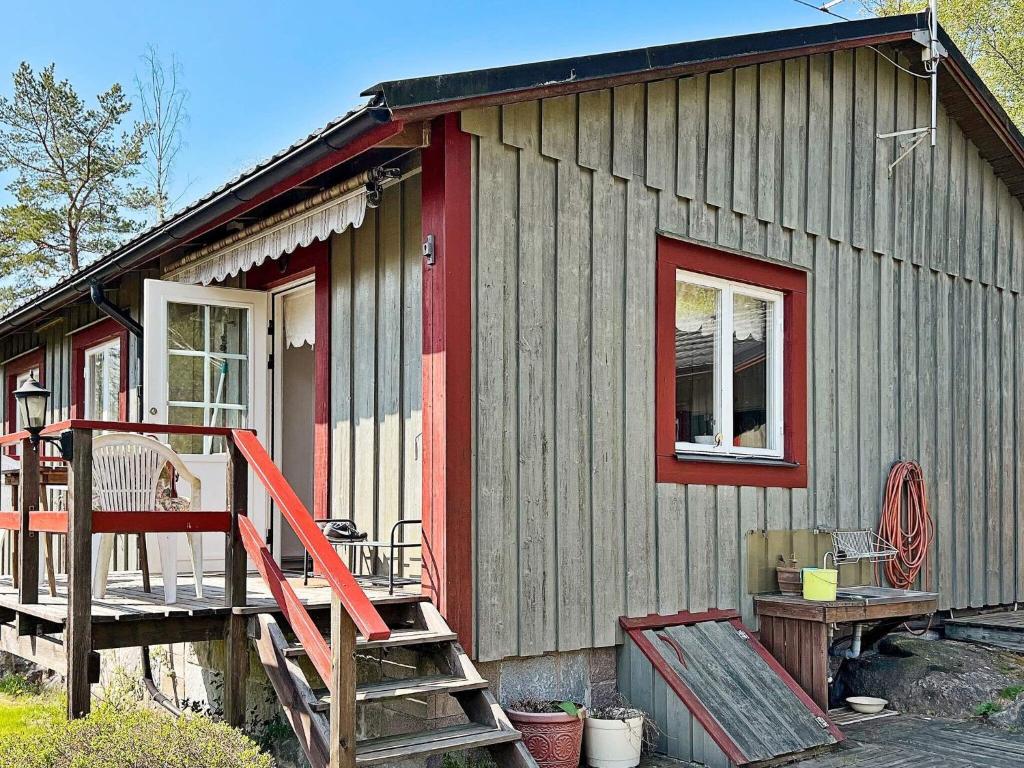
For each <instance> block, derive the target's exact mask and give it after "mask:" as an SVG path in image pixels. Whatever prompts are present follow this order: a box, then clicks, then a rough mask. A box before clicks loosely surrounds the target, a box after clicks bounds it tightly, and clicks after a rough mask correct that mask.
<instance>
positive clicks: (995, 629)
mask: <svg viewBox="0 0 1024 768" xmlns="http://www.w3.org/2000/svg"><path fill="white" fill-rule="evenodd" d="M945 630H946V637H948V638H951V639H953V640H965V641H968V642H973V643H984V644H985V645H994V646H996V647H997V648H1007V649H1009V650H1011V651H1024V611H1004V612H1002V613H981V614H977V615H975V616H964V617H961V618H957V619H947V620H946V622H945Z"/></svg>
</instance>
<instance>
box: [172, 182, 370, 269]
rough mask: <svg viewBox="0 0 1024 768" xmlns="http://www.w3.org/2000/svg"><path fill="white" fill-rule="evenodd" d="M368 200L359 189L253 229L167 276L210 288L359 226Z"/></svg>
mask: <svg viewBox="0 0 1024 768" xmlns="http://www.w3.org/2000/svg"><path fill="white" fill-rule="evenodd" d="M366 201H367V194H366V190H365V189H364V188H359V189H358V190H356V191H353V192H351V193H349V194H346V195H344V196H342V197H337V198H334V199H332V200H328V201H326V202H323V203H321V204H319V205H315V206H313V207H310V208H308V209H306V210H302V211H298V212H294V213H291V214H290V215H289V216H287V218H284V219H283V220H281V221H279V222H277V223H275V224H273V225H271V226H266V224H264V225H263V226H261V227H259V228H257V227H253V228H252V230H256V231H252V232H251V234H249V235H246V233H245V232H242V233H239V234H240V235H241V236H240V237H236V238H229V241H226V242H224V243H223V244H222V245H219V246H218V245H214V246H211V247H210V248H208V249H204V250H207V251H209V253H208V254H201V257H200V258H194V259H190V260H189V261H190V263H187V264H183V265H182V266H181V267H180V268H178V269H172V271H171V273H170V274H168V275H167V277H168V278H169V279H171V280H177V281H178V282H180V283H190V284H193V285H196V284H200V285H209V284H210V283H215V282H219V281H221V280H224V279H226V278H227V277H234V276H235V275H237V274H238V273H239V272H244V271H246V270H248V269H251V268H252V267H256V266H259V265H260V264H262V263H263V262H265V261H266V260H267V259H278V258H280V257H281V256H284V255H285V254H287V253H291V252H292V251H294V250H295V249H296V248H304V247H305V246H307V245H309V244H310V243H312V242H313V241H314V240H326V239H327V238H329V237H330V236H331V233H333V232H344V231H345V230H346V229H348V228H349V227H359V226H360V225H362V223H363V216H364V215H365V214H366ZM268 223H269V222H268Z"/></svg>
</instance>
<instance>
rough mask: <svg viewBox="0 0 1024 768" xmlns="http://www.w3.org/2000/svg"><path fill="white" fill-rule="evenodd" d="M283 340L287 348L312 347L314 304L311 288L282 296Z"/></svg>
mask: <svg viewBox="0 0 1024 768" xmlns="http://www.w3.org/2000/svg"><path fill="white" fill-rule="evenodd" d="M283 304H284V306H283V314H284V340H285V344H286V345H287V346H289V347H301V346H303V345H305V344H308V345H309V346H311V347H312V346H313V343H314V342H315V341H316V302H315V300H314V293H313V289H312V288H307V289H305V290H301V291H295V292H294V293H288V294H285V296H284V302H283Z"/></svg>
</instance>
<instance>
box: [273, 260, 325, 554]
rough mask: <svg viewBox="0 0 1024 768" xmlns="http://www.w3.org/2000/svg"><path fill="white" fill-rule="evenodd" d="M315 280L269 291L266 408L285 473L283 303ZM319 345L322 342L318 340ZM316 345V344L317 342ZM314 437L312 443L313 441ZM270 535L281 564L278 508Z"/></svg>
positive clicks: (277, 456) (275, 456)
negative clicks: (271, 360)
mask: <svg viewBox="0 0 1024 768" xmlns="http://www.w3.org/2000/svg"><path fill="white" fill-rule="evenodd" d="M315 285H316V277H315V276H314V275H306V276H304V277H299V278H296V279H295V280H292V281H290V282H287V283H284V284H283V285H279V286H275V287H274V288H272V289H271V290H270V297H271V317H272V318H273V322H274V333H273V335H272V337H271V345H272V350H273V352H272V353H273V355H274V360H275V364H274V369H273V375H272V376H271V377H270V379H271V388H270V396H269V397H268V398H267V406H268V408H269V409H270V419H269V423H270V424H271V425H272V427H271V429H272V432H273V434H272V446H273V447H272V449H271V455H272V457H273V459H274V463H275V464H276V465H277V468H278V469H280V470H281V471H282V472H284V459H283V457H284V445H283V444H282V442H281V432H282V428H281V421H282V416H283V409H282V408H280V407H278V406H279V401H280V397H281V395H282V389H283V375H282V371H283V365H282V364H281V363H282V361H283V360H284V349H285V343H286V334H285V328H284V322H283V321H284V312H283V308H284V299H285V297H286V296H287V295H288V294H289V293H297V292H298V291H301V290H306V289H308V288H313V289H314V290H315ZM317 341H319V339H318V340H317ZM314 343H315V342H314ZM312 437H313V436H312V434H311V435H310V439H312ZM268 520H269V522H270V526H271V531H272V533H273V536H272V543H271V552H272V553H273V555H274V558H275V559H276V560H277V561H278V562H280V561H281V560H280V558H281V531H282V523H281V512H280V510H278V509H277V505H275V504H273V503H272V504H271V512H270V517H268Z"/></svg>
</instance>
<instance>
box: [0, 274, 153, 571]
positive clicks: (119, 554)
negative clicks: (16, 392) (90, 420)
mask: <svg viewBox="0 0 1024 768" xmlns="http://www.w3.org/2000/svg"><path fill="white" fill-rule="evenodd" d="M141 279H142V278H141V276H140V274H139V273H134V274H131V275H128V276H126V277H124V278H123V279H122V280H121V283H120V285H119V287H118V288H117V289H115V290H110V291H108V292H107V295H108V298H109V299H110V300H111V301H113V302H114V303H115V304H117V305H118V306H120V307H122V308H124V309H127V310H128V311H129V312H130V313H131V315H132V316H133V317H135V318H136V319H139V317H140V315H141V285H142V283H141ZM103 318H104V315H102V314H101V313H100V312H99V310H97V309H96V307H95V306H93V305H92V304H89V303H77V304H73V305H71V306H69V307H67V308H65V309H64V310H62V311H61V312H60V313H58V314H57V316H56V321H55V322H50V323H47V324H46V325H44V326H43V327H42V329H41V330H39V331H38V332H35V331H26V332H22V333H16V334H11V335H10V336H7V337H6V338H4V339H3V341H2V342H0V359H2V360H4V361H5V362H6V361H11V362H13V363H14V364H15V365H16V364H17V362H18V361H17V356H19V355H21V354H23V353H26V352H31V351H33V350H35V349H42V350H43V371H44V379H45V384H46V386H47V388H48V389H49V390H50V400H49V403H48V413H47V421H48V422H51V423H52V422H56V421H62V420H64V419H68V418H71V373H72V371H71V339H72V334H73V333H74V332H75V331H77V330H81V329H83V328H84V327H86V326H88V325H91V324H92V323H94V322H97V321H99V320H101V319H103ZM128 346H129V349H127V350H122V354H124V355H126V356H127V360H128V403H129V413H130V414H134V413H135V412H136V411H137V405H136V402H135V400H136V397H137V391H138V386H139V381H140V376H139V362H138V356H137V354H136V340H135V338H134V337H131V336H129V341H128ZM7 369H8V367H7V365H6V364H5V365H3V366H0V384H2V390H3V393H4V394H3V397H0V414H2V415H0V419H2V420H0V424H3V425H4V428H6V424H7V418H8V414H7V406H8V403H7V395H6V392H7ZM63 493H64V492H63V490H61V489H57V488H51V489H50V490H49V492H48V501H49V503H50V504H51V505H57V504H60V503H62V501H63V499H62V498H61V497H62V496H63ZM55 549H56V553H55V557H56V568H57V570H58V572H60V571H62V569H63V567H64V553H63V549H62V548H61V547H59V546H58V547H56V548H55ZM11 554H12V549H11V536H10V533H8V532H4V533H2V534H0V575H8V574H10V573H11ZM137 567H138V556H137V550H136V547H135V537H134V536H127V535H119V536H118V537H117V545H116V546H115V549H114V569H115V570H126V569H134V568H137Z"/></svg>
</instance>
